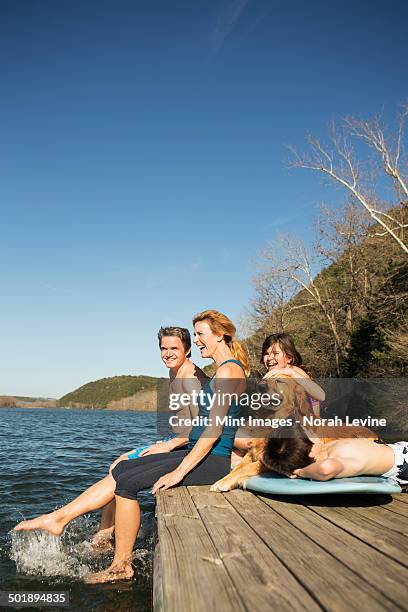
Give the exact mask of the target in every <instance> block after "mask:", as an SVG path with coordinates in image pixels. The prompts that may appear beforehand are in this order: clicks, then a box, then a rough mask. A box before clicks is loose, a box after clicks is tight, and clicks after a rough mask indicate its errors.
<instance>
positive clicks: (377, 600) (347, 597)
mask: <svg viewBox="0 0 408 612" xmlns="http://www.w3.org/2000/svg"><path fill="white" fill-rule="evenodd" d="M227 499H228V500H229V502H230V503H231V504H232V505H233V506H234V508H236V509H237V511H238V512H239V513H240V514H241V516H242V517H243V518H245V520H246V521H247V522H248V523H249V524H250V525H251V526H252V527H253V529H254V531H255V532H256V533H257V534H258V535H259V536H260V537H261V538H262V539H263V540H264V542H265V543H266V544H267V545H268V547H269V548H270V549H271V550H272V551H273V552H274V553H275V555H276V556H277V557H278V558H279V559H280V560H281V561H282V562H283V563H284V565H285V566H286V567H287V568H288V569H289V570H290V571H291V572H292V573H293V574H294V575H295V576H296V578H297V579H298V581H299V582H300V583H301V584H303V586H304V587H305V588H306V589H307V590H308V591H309V592H311V593H313V595H314V597H316V598H317V600H318V601H319V603H320V604H321V606H322V607H323V608H324V609H328V610H339V611H340V610H341V611H345V610H355V611H356V612H361V610H370V611H371V610H382V611H384V610H400V609H401V608H400V607H398V606H396V605H395V604H394V603H393V602H392V601H391V600H390V599H389V598H388V597H386V596H385V595H384V594H383V593H381V592H380V591H378V590H377V589H376V588H374V587H372V586H371V585H370V584H368V583H367V582H366V580H364V579H362V578H361V577H360V576H357V575H356V574H355V572H354V571H352V570H351V569H350V568H348V567H347V566H346V565H344V564H343V563H342V562H340V561H339V560H338V559H337V558H335V557H333V556H332V555H331V554H330V553H329V552H327V550H325V549H323V548H322V547H321V546H320V545H319V544H317V543H316V542H315V541H313V540H312V539H310V538H309V537H308V536H307V535H305V534H304V533H303V531H302V530H301V529H298V528H297V527H296V526H294V525H293V524H292V523H291V522H290V521H289V520H287V519H286V518H284V517H283V516H282V515H281V514H279V513H278V512H276V511H275V510H273V509H272V508H271V507H270V506H268V505H267V504H266V503H264V502H263V501H262V500H261V499H259V498H257V497H256V496H254V495H253V494H251V493H249V492H244V491H232V492H231V493H229V494H228V497H227ZM305 607H306V608H307V606H305Z"/></svg>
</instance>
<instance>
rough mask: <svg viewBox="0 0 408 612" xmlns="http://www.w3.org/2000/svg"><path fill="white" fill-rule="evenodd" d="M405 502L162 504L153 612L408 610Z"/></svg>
mask: <svg viewBox="0 0 408 612" xmlns="http://www.w3.org/2000/svg"><path fill="white" fill-rule="evenodd" d="M407 536H408V495H406V494H402V495H394V496H393V497H391V496H389V495H361V496H357V495H342V496H339V495H336V496H334V495H330V496H321V495H314V496H308V497H303V496H302V497H299V496H296V497H292V498H288V497H283V496H280V497H277V496H274V497H271V496H263V495H254V494H253V493H250V492H248V491H241V490H236V491H232V492H229V493H210V491H209V487H178V488H174V489H170V490H168V491H165V492H163V493H160V494H159V495H158V499H157V546H156V550H155V559H154V576H153V590H154V592H153V606H154V612H159V611H164V612H201V611H203V612H204V611H205V612H209V611H210V612H232V611H234V612H238V611H246V612H258V611H259V612H266V611H268V610H276V611H279V612H280V611H282V610H290V612H293V611H294V610H295V611H296V610H311V611H314V610H316V611H317V610H334V611H337V610H339V611H346V610H347V611H349V610H356V611H358V612H365V611H367V612H368V611H369V612H372V611H375V610H387V611H388V610H408V537H407Z"/></svg>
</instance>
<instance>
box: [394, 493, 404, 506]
mask: <svg viewBox="0 0 408 612" xmlns="http://www.w3.org/2000/svg"><path fill="white" fill-rule="evenodd" d="M392 497H393V499H396V500H397V501H399V502H402V503H403V504H408V495H407V493H397V494H396V495H393V496H392Z"/></svg>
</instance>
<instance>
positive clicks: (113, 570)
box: [86, 495, 140, 584]
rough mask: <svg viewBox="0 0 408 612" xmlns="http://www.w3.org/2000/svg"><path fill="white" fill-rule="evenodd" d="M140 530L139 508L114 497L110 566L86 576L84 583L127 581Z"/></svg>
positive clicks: (132, 572)
mask: <svg viewBox="0 0 408 612" xmlns="http://www.w3.org/2000/svg"><path fill="white" fill-rule="evenodd" d="M139 529H140V506H139V504H138V502H137V501H135V500H133V499H125V498H124V497H119V496H118V495H117V496H116V519H115V556H114V558H113V561H112V564H111V565H110V567H108V568H107V569H106V570H104V571H102V572H98V573H96V574H88V576H87V577H86V582H88V583H89V584H97V583H101V582H114V581H115V580H129V579H130V578H132V576H133V574H134V571H133V568H132V552H133V546H134V544H135V541H136V538H137V534H138V533H139Z"/></svg>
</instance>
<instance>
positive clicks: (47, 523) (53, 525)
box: [14, 512, 65, 536]
mask: <svg viewBox="0 0 408 612" xmlns="http://www.w3.org/2000/svg"><path fill="white" fill-rule="evenodd" d="M64 528H65V525H64V523H63V522H62V520H61V518H59V517H58V514H57V513H56V512H51V514H43V515H41V516H37V518H34V519H31V520H30V521H21V523H19V524H18V525H16V526H15V527H14V531H31V530H32V529H42V530H43V531H48V533H50V534H51V535H54V536H60V535H61V534H62V533H63V532H64Z"/></svg>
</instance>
